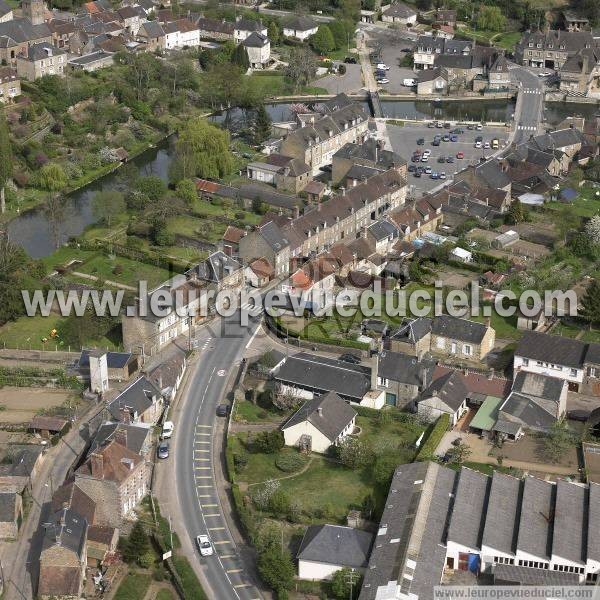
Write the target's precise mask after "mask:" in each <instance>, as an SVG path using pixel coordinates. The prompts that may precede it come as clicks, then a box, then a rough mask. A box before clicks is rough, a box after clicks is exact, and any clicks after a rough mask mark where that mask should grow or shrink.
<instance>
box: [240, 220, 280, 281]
mask: <svg viewBox="0 0 600 600" xmlns="http://www.w3.org/2000/svg"><path fill="white" fill-rule="evenodd" d="M239 251H240V258H241V259H242V260H243V261H244V262H245V263H250V262H252V261H253V260H255V259H257V258H264V259H266V260H267V261H268V263H269V264H270V265H272V266H273V268H274V269H275V276H276V277H281V276H283V275H287V273H288V272H289V262H290V242H289V240H288V238H287V236H286V234H285V233H284V231H283V230H282V229H281V228H280V227H279V226H278V225H277V223H275V222H274V221H268V222H267V223H265V224H264V225H261V226H259V227H257V228H256V229H255V230H254V231H252V232H250V233H249V234H248V235H246V236H244V237H242V238H241V239H240V244H239Z"/></svg>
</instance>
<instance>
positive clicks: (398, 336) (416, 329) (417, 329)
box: [390, 317, 432, 343]
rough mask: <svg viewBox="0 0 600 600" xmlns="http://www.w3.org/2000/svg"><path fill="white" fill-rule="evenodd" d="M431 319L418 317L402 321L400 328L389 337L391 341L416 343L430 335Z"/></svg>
mask: <svg viewBox="0 0 600 600" xmlns="http://www.w3.org/2000/svg"><path fill="white" fill-rule="evenodd" d="M431 321H432V320H431V319H430V318H428V317H419V318H418V319H404V320H403V321H402V323H401V324H400V327H399V328H398V329H397V330H396V331H394V333H392V335H390V338H391V339H395V340H401V341H402V340H406V341H409V342H412V343H415V342H418V341H419V340H420V339H422V338H424V337H425V336H426V335H427V334H428V333H431Z"/></svg>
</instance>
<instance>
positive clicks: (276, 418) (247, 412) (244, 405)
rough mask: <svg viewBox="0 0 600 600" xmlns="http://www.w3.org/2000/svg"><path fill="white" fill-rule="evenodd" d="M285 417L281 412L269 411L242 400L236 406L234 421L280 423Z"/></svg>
mask: <svg viewBox="0 0 600 600" xmlns="http://www.w3.org/2000/svg"><path fill="white" fill-rule="evenodd" d="M284 416H285V413H283V412H281V411H278V410H269V409H267V408H263V407H262V406H258V404H253V403H252V402H249V401H248V400H242V401H241V402H236V404H235V411H234V415H233V419H234V421H246V422H248V423H268V422H273V423H279V422H281V421H282V420H283V418H284Z"/></svg>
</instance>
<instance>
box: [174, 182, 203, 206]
mask: <svg viewBox="0 0 600 600" xmlns="http://www.w3.org/2000/svg"><path fill="white" fill-rule="evenodd" d="M175 193H176V194H177V196H179V198H181V200H183V201H184V202H185V203H186V205H187V206H192V204H193V203H194V202H195V201H196V200H197V199H198V191H197V190H196V184H195V183H194V182H193V181H192V180H191V179H182V180H181V181H180V182H179V183H178V184H177V186H176V187H175Z"/></svg>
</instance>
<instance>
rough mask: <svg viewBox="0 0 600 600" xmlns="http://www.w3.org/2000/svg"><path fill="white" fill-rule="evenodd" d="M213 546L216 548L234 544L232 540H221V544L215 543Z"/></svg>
mask: <svg viewBox="0 0 600 600" xmlns="http://www.w3.org/2000/svg"><path fill="white" fill-rule="evenodd" d="M213 544H214V545H215V546H218V545H221V544H233V542H232V541H231V540H221V541H220V542H213Z"/></svg>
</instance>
